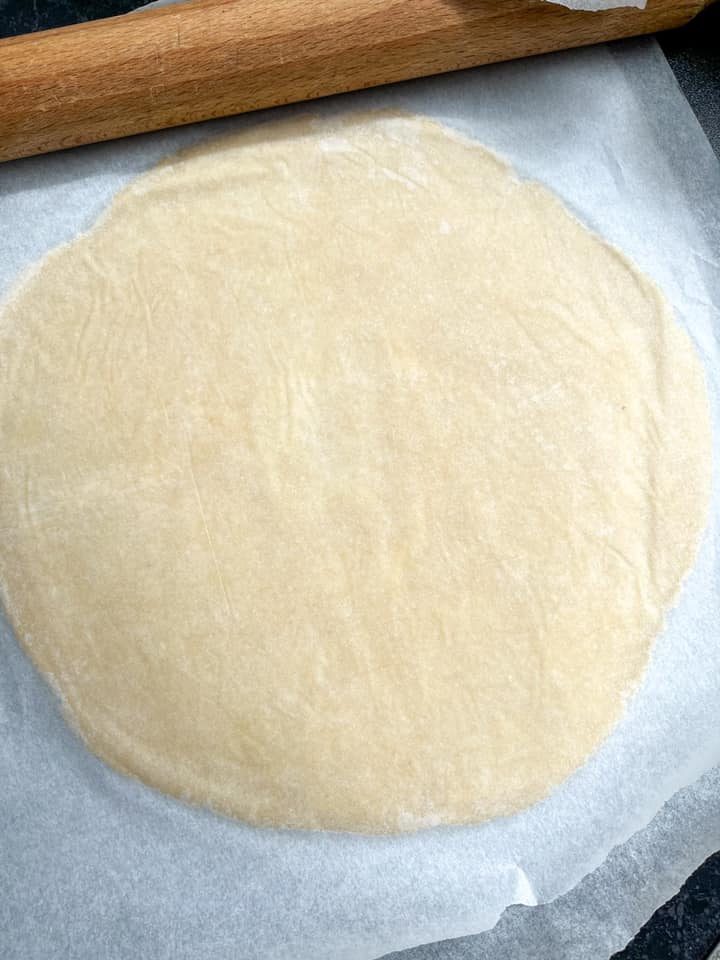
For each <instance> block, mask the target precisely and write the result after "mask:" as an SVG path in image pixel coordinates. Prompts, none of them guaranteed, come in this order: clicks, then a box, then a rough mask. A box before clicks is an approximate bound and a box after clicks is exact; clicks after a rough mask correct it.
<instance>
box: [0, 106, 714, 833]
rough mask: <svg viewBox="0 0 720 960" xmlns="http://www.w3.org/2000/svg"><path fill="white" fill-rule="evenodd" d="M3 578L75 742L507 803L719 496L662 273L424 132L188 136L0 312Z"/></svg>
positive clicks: (550, 764) (322, 788) (416, 802)
mask: <svg viewBox="0 0 720 960" xmlns="http://www.w3.org/2000/svg"><path fill="white" fill-rule="evenodd" d="M0 364H1V368H0V417H1V420H0V443H1V444H2V450H3V468H2V471H0V528H2V544H1V547H0V577H1V580H2V587H3V595H4V598H5V601H6V604H7V606H8V609H9V612H10V615H11V618H12V620H13V622H14V624H15V626H16V628H17V632H18V636H19V637H20V639H21V640H22V641H23V642H24V644H25V645H26V647H27V649H28V650H29V652H30V654H31V656H32V658H33V659H34V661H35V662H36V663H37V665H38V666H39V667H40V669H41V670H42V671H44V673H46V674H47V675H48V676H49V677H50V678H51V680H52V682H53V683H54V685H55V686H56V688H57V690H58V691H59V692H60V694H61V696H62V699H63V701H64V703H65V706H66V709H67V712H68V714H69V716H70V717H71V718H72V721H73V722H74V724H75V725H76V727H77V729H78V730H79V731H80V733H81V734H82V736H83V738H84V739H85V740H86V742H87V743H88V744H89V746H90V747H91V748H92V749H93V750H94V751H95V752H96V753H97V754H99V755H100V756H101V757H103V758H104V759H105V760H107V761H108V762H109V763H110V764H112V765H113V766H114V767H116V768H118V769H120V770H123V771H126V772H128V773H131V774H133V775H135V776H137V777H139V778H140V779H142V780H143V781H145V782H146V783H148V784H151V785H153V786H156V787H159V788H160V789H162V790H165V791H168V792H169V793H172V794H175V795H176V796H178V797H182V798H186V799H189V800H190V801H193V802H195V803H200V804H207V805H209V806H211V807H212V808H214V809H215V810H218V811H222V812H225V813H228V814H231V815H234V816H236V817H239V818H241V819H243V820H246V821H250V822H252V823H255V824H269V825H282V826H293V827H305V828H326V829H340V830H358V831H373V832H386V831H397V830H407V829H415V828H418V827H420V826H424V825H431V824H439V823H447V824H450V823H464V822H468V821H479V820H482V819H484V818H488V817H493V816H495V815H499V814H510V813H513V812H514V811H518V810H520V809H522V808H524V807H526V806H528V805H529V804H532V803H533V802H535V801H537V800H539V799H540V798H542V797H544V796H546V795H547V794H548V792H549V791H550V790H551V789H552V788H553V787H554V786H556V785H557V784H559V783H560V782H561V781H562V780H563V779H564V778H566V777H567V776H568V775H569V774H570V773H571V772H572V771H573V770H575V769H576V768H577V767H578V766H579V765H580V764H582V763H583V761H584V760H585V759H586V758H587V757H588V755H589V754H590V753H591V752H592V750H593V749H594V748H596V747H597V746H598V744H599V743H600V742H601V741H602V739H603V738H604V737H605V736H606V735H607V734H608V733H609V731H610V730H611V729H612V726H613V724H615V723H616V721H617V720H618V718H619V717H620V715H621V712H622V709H623V703H624V700H625V699H626V697H627V695H628V693H629V692H630V691H631V690H632V689H633V687H634V686H635V685H636V684H637V682H638V680H639V678H640V677H641V674H642V671H643V669H644V667H645V664H646V661H647V658H648V653H649V650H650V645H651V642H652V640H653V638H654V636H655V635H656V634H657V633H658V631H659V630H660V629H661V627H662V622H663V616H664V613H665V611H666V610H667V609H668V607H669V606H670V605H671V604H672V602H673V600H674V598H675V596H676V593H677V591H678V588H679V585H680V582H681V580H682V577H683V575H684V574H685V573H686V571H687V570H688V569H689V567H690V565H691V564H692V561H693V558H694V554H695V551H696V547H697V544H698V539H699V535H700V531H701V528H702V526H703V522H704V517H705V513H706V509H707V503H708V494H709V473H710V425H709V414H708V405H707V399H706V393H705V387H704V381H703V373H702V369H701V365H700V363H699V361H698V359H697V357H696V355H695V353H694V350H693V348H692V347H691V344H690V341H689V339H688V337H687V335H686V334H685V333H684V332H683V331H682V330H681V329H680V327H679V326H678V325H677V324H676V323H675V322H674V320H673V317H672V315H671V313H670V310H669V308H668V305H667V303H666V302H665V300H664V298H663V297H662V295H661V294H660V293H659V291H658V290H657V288H656V287H655V286H654V285H653V283H652V282H650V281H649V280H648V279H647V278H646V277H644V276H643V275H642V274H641V273H640V272H639V271H638V270H637V269H636V268H635V267H634V266H632V265H631V264H630V263H629V262H628V261H627V260H626V259H625V258H624V257H623V256H622V255H621V254H619V253H618V252H617V251H616V250H614V249H613V248H612V247H610V246H608V245H607V244H606V243H604V242H603V241H601V240H600V239H599V238H598V237H597V236H595V235H593V234H592V233H590V232H589V231H588V230H587V229H586V228H585V227H583V226H582V225H581V224H580V223H579V222H578V221H577V220H576V219H574V218H573V217H572V216H571V214H570V213H569V212H568V211H567V210H566V209H565V208H564V206H563V205H562V204H561V203H560V201H559V200H558V199H557V198H556V197H554V196H553V195H552V194H551V193H549V192H548V191H547V190H546V189H544V188H543V187H541V186H539V185H538V184H536V183H528V182H521V181H519V180H518V179H517V178H516V177H515V176H514V175H513V172H512V170H511V169H510V168H509V167H508V166H507V165H506V164H505V163H503V162H502V161H501V160H499V159H498V158H497V157H496V156H494V155H492V154H491V153H489V152H488V151H486V150H485V149H483V148H482V147H480V146H479V145H478V144H477V143H474V142H472V141H469V140H465V139H463V138H461V137H460V136H458V135H456V134H453V133H451V132H450V131H448V130H446V129H444V128H442V127H441V126H439V125H437V124H435V123H433V122H430V121H428V120H424V119H420V118H415V117H406V116H395V115H370V116H365V117H361V116H355V117H351V118H350V119H346V120H334V121H330V122H325V123H319V122H313V121H303V122H300V123H297V122H295V123H282V124H278V125H272V126H271V125H261V126H259V127H257V128H256V129H255V130H252V131H250V132H245V133H241V134H240V135H235V136H232V137H230V138H228V139H222V140H220V141H216V142H214V143H210V144H206V145H203V146H201V147H200V148H198V149H194V150H190V151H188V152H186V153H181V154H179V155H177V156H176V157H173V158H171V159H170V160H169V161H167V162H165V163H163V164H161V165H160V166H159V167H158V168H156V169H155V170H153V171H152V172H150V173H147V174H146V175H144V176H141V177H140V178H139V179H137V180H136V181H135V182H133V183H132V184H131V185H130V186H129V187H127V188H126V189H125V190H123V191H122V193H120V194H119V195H118V197H117V198H116V199H115V201H114V202H113V204H112V206H111V207H110V208H109V211H108V212H107V213H106V214H105V215H104V216H103V218H102V219H101V220H100V222H99V223H98V224H97V225H96V226H95V227H94V228H93V229H92V230H91V231H90V232H89V233H88V234H87V235H84V236H81V237H78V238H77V239H76V240H75V241H73V242H72V243H71V244H69V245H68V246H65V247H62V248H60V249H58V250H56V251H54V252H53V253H51V254H50V255H49V256H48V257H47V258H46V259H45V260H44V261H43V262H42V263H41V264H40V265H39V267H38V268H37V269H36V270H35V271H34V272H33V273H32V274H31V275H30V276H28V277H26V278H25V280H24V282H23V283H22V284H21V285H20V287H19V288H18V290H17V291H16V293H15V295H14V296H13V297H12V298H11V300H10V301H8V303H7V304H6V305H5V307H4V310H3V312H2V318H1V322H0Z"/></svg>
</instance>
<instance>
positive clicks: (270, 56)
mask: <svg viewBox="0 0 720 960" xmlns="http://www.w3.org/2000/svg"><path fill="white" fill-rule="evenodd" d="M708 2H709V0H648V2H647V6H646V8H645V9H644V10H638V9H636V8H632V7H625V8H618V9H614V10H606V11H602V12H596V13H588V12H583V11H577V10H569V9H567V8H566V7H562V6H558V5H557V4H554V3H547V2H544V0H188V2H186V3H182V4H179V5H178V6H170V7H161V8H156V9H152V10H144V11H142V10H141V11H138V12H135V13H132V14H126V15H124V16H120V17H111V18H108V19H105V20H95V21H92V22H90V23H82V24H77V25H75V26H71V27H62V28H60V29H57V30H47V31H42V32H40V33H32V34H26V35H24V36H20V37H13V38H10V39H7V40H0V160H12V159H15V158H17V157H25V156H29V155H31V154H36V153H46V152H49V151H51V150H60V149H63V148H65V147H73V146H77V145H79V144H85V143H93V142H96V141H100V140H110V139H113V138H115V137H123V136H127V135H128V134H134V133H144V132H146V131H148V130H158V129H161V128H163V127H170V126H176V125H178V124H184V123H194V122H195V121H197V120H207V119H209V118H211V117H221V116H226V115H228V114H233V113H243V112H246V111H249V110H257V109H260V108H262V107H272V106H278V105H280V104H285V103H293V102H296V101H300V100H312V99H314V98H316V97H324V96H326V95H328V94H332V93H343V92H346V91H348V90H359V89H362V88H365V87H374V86H377V85H379V84H383V83H392V82H393V81H396V80H407V79H410V78H412V77H420V76H427V75H429V74H436V73H444V72H446V71H449V70H458V69H460V68H463V67H474V66H478V65H480V64H484V63H492V62H496V61H499V60H509V59H512V58H514V57H526V56H529V55H532V54H538V53H547V52H548V51H551V50H560V49H564V48H567V47H577V46H582V45H584V44H590V43H597V42H599V41H603V40H613V39H616V38H619V37H628V36H633V35H636V34H641V33H652V32H655V31H657V30H665V29H668V28H670V27H677V26H680V25H681V24H683V23H686V22H687V21H688V20H690V19H691V18H692V17H693V16H694V15H695V14H696V13H698V12H699V11H700V10H701V9H702V8H703V7H705V6H706V5H707V4H708Z"/></svg>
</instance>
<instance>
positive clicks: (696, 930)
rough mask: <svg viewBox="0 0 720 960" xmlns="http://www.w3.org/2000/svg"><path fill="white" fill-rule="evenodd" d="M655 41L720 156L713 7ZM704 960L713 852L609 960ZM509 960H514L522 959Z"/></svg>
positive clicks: (17, 12) (38, 23)
mask: <svg viewBox="0 0 720 960" xmlns="http://www.w3.org/2000/svg"><path fill="white" fill-rule="evenodd" d="M309 2H310V0H309ZM138 5H139V4H138V2H137V0H0V37H3V36H12V35H15V34H18V33H26V32H29V31H31V30H42V29H48V28H50V27H56V26H64V25H66V24H68V23H74V22H77V21H80V20H92V19H96V18H98V17H106V16H112V15H114V14H118V13H125V12H127V11H128V10H131V9H134V8H135V7H136V6H138ZM658 40H659V42H660V45H661V46H662V49H663V51H664V52H665V55H666V56H667V58H668V61H669V63H670V66H671V67H672V69H673V71H674V73H675V76H676V77H677V80H678V82H679V84H680V86H681V88H682V90H683V93H684V94H685V96H686V97H687V99H688V101H689V102H690V105H691V106H692V108H693V110H694V111H695V114H696V115H697V117H698V120H699V121H700V123H701V124H702V127H703V129H704V130H705V133H706V134H707V137H708V139H709V140H710V142H711V144H712V145H713V147H714V149H715V152H716V154H717V155H718V157H720V3H718V4H716V5H715V6H714V7H710V8H709V9H708V10H706V11H705V12H704V13H703V14H702V15H701V16H699V17H697V18H696V20H695V21H694V22H693V23H691V24H689V25H688V26H687V27H684V28H682V29H680V30H674V31H671V32H669V33H666V34H664V35H660V36H658ZM439 946H440V945H439ZM715 947H718V950H717V951H715V950H714V948H715ZM440 955H441V953H438V956H440ZM711 957H712V960H720V851H719V852H718V853H716V854H715V855H714V856H712V857H710V858H709V859H708V860H706V861H705V863H704V864H703V865H702V866H701V867H700V868H699V869H698V870H696V871H695V873H693V874H692V876H691V877H689V878H688V880H687V881H686V883H685V884H684V885H683V887H682V888H681V889H680V890H679V892H678V893H677V895H676V896H675V897H673V898H672V900H670V901H668V903H666V904H665V905H664V906H663V907H661V908H660V909H659V910H658V911H657V912H656V913H655V914H654V915H653V917H652V918H651V919H650V920H649V921H648V923H647V924H646V925H645V926H644V927H643V928H642V929H641V930H640V931H639V932H638V934H637V935H636V936H635V938H634V939H633V940H632V941H631V942H630V943H629V944H628V946H627V947H626V948H625V949H624V950H622V951H621V952H620V953H616V954H615V955H614V957H613V958H612V960H671V958H672V960H676V958H677V960H710V958H711ZM148 960H149V958H148ZM339 960H341V958H339ZM514 960H522V956H521V955H518V956H517V957H515V958H514ZM548 960H552V958H551V957H548ZM598 960H602V958H598Z"/></svg>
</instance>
